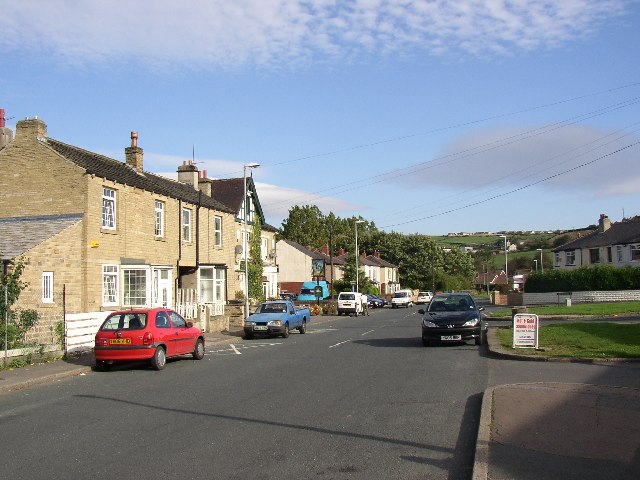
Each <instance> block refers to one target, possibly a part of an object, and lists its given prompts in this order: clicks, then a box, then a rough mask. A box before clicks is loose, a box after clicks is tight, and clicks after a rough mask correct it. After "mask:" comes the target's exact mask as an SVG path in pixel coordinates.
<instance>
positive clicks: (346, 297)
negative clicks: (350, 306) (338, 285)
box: [338, 293, 356, 300]
mask: <svg viewBox="0 0 640 480" xmlns="http://www.w3.org/2000/svg"><path fill="white" fill-rule="evenodd" d="M355 299H356V296H355V295H354V294H353V293H344V294H343V293H341V294H340V296H339V297H338V300H355Z"/></svg>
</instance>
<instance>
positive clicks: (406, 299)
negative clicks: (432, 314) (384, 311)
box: [391, 290, 413, 308]
mask: <svg viewBox="0 0 640 480" xmlns="http://www.w3.org/2000/svg"><path fill="white" fill-rule="evenodd" d="M412 306H413V292H412V291H411V290H398V291H397V292H396V293H394V294H393V297H391V308H398V307H407V308H409V307H412Z"/></svg>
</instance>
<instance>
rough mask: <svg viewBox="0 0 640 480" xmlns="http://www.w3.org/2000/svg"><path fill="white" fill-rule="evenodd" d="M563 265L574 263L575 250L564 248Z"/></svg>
mask: <svg viewBox="0 0 640 480" xmlns="http://www.w3.org/2000/svg"><path fill="white" fill-rule="evenodd" d="M564 258H565V265H575V264H576V251H575V250H566V251H565V252H564Z"/></svg>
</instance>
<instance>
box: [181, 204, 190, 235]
mask: <svg viewBox="0 0 640 480" xmlns="http://www.w3.org/2000/svg"><path fill="white" fill-rule="evenodd" d="M182 241H183V242H191V209H190V208H185V207H183V208H182Z"/></svg>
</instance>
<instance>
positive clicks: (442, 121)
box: [0, 0, 640, 235]
mask: <svg viewBox="0 0 640 480" xmlns="http://www.w3.org/2000/svg"><path fill="white" fill-rule="evenodd" d="M3 6H4V7H5V8H2V11H3V15H2V16H0V32H2V34H0V51H2V52H3V54H2V60H1V65H2V69H1V71H2V75H0V108H4V109H5V111H6V116H7V118H8V120H7V126H8V127H9V128H12V129H14V126H15V123H16V122H17V121H18V120H20V119H23V118H25V117H34V116H38V117H39V118H41V119H42V120H44V121H45V122H46V123H47V126H48V134H49V136H51V137H53V138H56V139H58V140H61V141H63V142H66V143H70V144H72V145H77V146H79V147H82V148H85V149H87V150H91V151H95V152H99V153H102V154H105V155H108V156H111V157H113V158H117V159H124V148H125V147H127V146H129V144H130V132H131V131H134V130H135V131H137V132H138V133H139V146H141V147H142V148H143V149H144V167H145V169H146V170H149V171H153V172H157V173H165V174H168V175H175V171H176V169H177V167H178V165H180V164H182V162H183V161H185V160H190V159H191V158H192V156H193V157H194V158H195V161H196V162H198V163H197V165H198V167H199V168H200V170H206V171H207V174H208V176H209V177H211V178H228V177H233V176H241V175H242V166H243V165H244V164H247V163H251V162H257V163H260V165H261V166H260V167H259V168H257V169H255V170H254V172H253V174H254V179H255V181H256V183H257V186H258V194H259V196H260V200H261V203H262V206H263V208H264V210H265V214H266V217H267V221H268V222H269V223H271V224H272V225H274V226H276V227H279V226H280V225H281V222H282V220H283V218H286V216H287V212H288V210H289V208H291V206H292V205H296V204H298V205H318V206H319V208H320V209H321V210H322V211H323V212H324V213H325V214H327V213H329V212H330V211H333V212H334V213H335V214H336V215H338V216H341V217H349V216H362V217H364V218H366V219H367V220H370V221H373V222H375V223H376V225H377V226H378V227H379V228H382V229H384V230H387V231H392V230H395V231H399V232H406V233H415V232H418V233H424V234H433V235H437V234H446V233H449V232H462V231H465V232H473V231H499V230H516V229H517V230H520V229H525V230H543V229H559V228H578V227H583V226H586V225H589V224H593V223H596V222H597V219H598V217H599V215H600V214H601V213H605V214H608V215H609V217H610V218H611V219H612V220H613V221H618V220H620V219H621V218H622V216H623V213H624V215H625V216H627V217H631V216H634V215H639V214H640V169H639V168H638V165H639V160H640V145H639V143H638V142H640V57H639V54H638V45H640V28H639V26H640V4H639V2H638V1H637V0H629V1H627V0H563V1H562V2H555V1H538V0H531V1H524V0H510V1H506V0H485V1H479V0H477V1H476V0H470V1H446V0H435V1H408V0H351V1H329V0H317V1H313V0H307V1H302V0H288V1H287V0H235V1H233V2H230V1H228V0H184V1H182V2H175V1H168V0H153V1H152V0H139V1H136V2H131V1H125V0H109V1H107V0H99V1H96V0H84V1H83V2H77V1H72V0H52V1H49V2H42V1H38V0H21V1H20V2H14V1H11V2H9V1H8V0H0V7H3Z"/></svg>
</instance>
